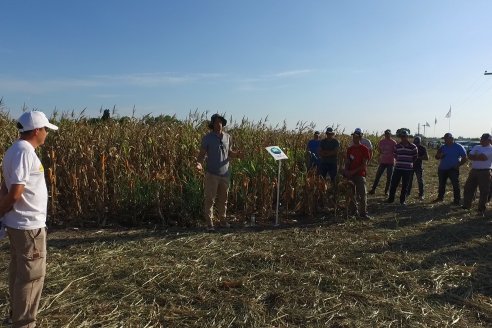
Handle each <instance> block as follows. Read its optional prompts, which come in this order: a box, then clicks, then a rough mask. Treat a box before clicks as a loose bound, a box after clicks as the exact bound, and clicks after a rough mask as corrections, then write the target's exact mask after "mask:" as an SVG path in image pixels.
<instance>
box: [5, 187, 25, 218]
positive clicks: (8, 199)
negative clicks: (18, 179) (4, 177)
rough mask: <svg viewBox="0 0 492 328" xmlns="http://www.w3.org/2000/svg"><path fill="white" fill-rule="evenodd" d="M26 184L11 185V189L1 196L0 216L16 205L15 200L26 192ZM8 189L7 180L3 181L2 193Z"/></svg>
mask: <svg viewBox="0 0 492 328" xmlns="http://www.w3.org/2000/svg"><path fill="white" fill-rule="evenodd" d="M24 187H25V186H24V185H21V184H13V185H11V186H10V190H9V191H8V192H7V193H6V194H5V195H4V196H2V197H1V198H0V217H3V216H4V215H5V213H7V212H8V211H10V210H11V209H12V207H13V206H14V204H15V202H17V201H18V200H19V199H20V198H21V196H22V193H23V192H24ZM4 188H5V190H7V187H6V186H5V182H2V188H1V190H2V193H3V190H4Z"/></svg>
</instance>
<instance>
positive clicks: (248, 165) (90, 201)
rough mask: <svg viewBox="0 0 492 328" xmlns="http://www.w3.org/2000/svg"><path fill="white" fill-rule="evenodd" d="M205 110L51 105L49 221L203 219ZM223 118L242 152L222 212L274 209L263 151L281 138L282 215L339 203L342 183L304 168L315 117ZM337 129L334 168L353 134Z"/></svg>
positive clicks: (273, 178)
mask: <svg viewBox="0 0 492 328" xmlns="http://www.w3.org/2000/svg"><path fill="white" fill-rule="evenodd" d="M0 105H1V104H0ZM47 114H48V113H47ZM208 116H209V115H208V113H199V112H197V111H195V112H190V114H189V115H188V118H186V119H185V120H182V121H180V120H177V119H176V118H174V117H169V116H158V117H150V116H144V117H143V118H139V119H137V118H134V117H131V118H130V117H125V118H122V119H110V120H104V121H103V120H99V119H89V118H87V117H85V116H84V113H83V112H82V113H80V114H78V115H77V114H75V113H73V112H72V113H63V114H59V113H57V112H55V113H53V114H52V117H51V119H50V121H53V123H54V124H56V125H58V126H59V127H60V129H59V130H58V131H56V132H51V133H50V134H49V136H48V138H47V140H46V144H45V145H44V146H42V147H40V148H39V149H38V154H39V156H40V159H41V161H42V162H43V165H44V167H45V173H46V181H47V184H48V192H49V196H50V197H49V204H48V216H49V219H48V220H49V222H50V223H51V224H53V225H60V226H74V225H75V226H94V225H97V226H105V225H108V224H119V225H124V226H139V225H144V224H148V223H152V224H162V225H169V224H178V225H180V226H197V225H200V224H201V217H202V214H201V212H202V200H203V185H202V184H203V175H202V173H200V172H198V171H196V169H195V163H196V156H197V154H198V150H199V145H200V141H201V138H202V137H203V135H204V134H205V133H207V132H208V128H207V123H208ZM229 122H231V123H230V124H229V125H228V126H227V129H226V131H227V132H228V133H230V134H231V136H232V138H233V145H234V148H236V149H238V150H241V151H242V153H243V154H244V157H243V158H242V159H235V160H233V161H232V164H231V168H232V175H231V188H230V192H229V203H228V215H232V216H235V217H236V218H238V219H242V218H247V217H249V216H250V215H252V214H253V213H254V214H255V215H256V216H257V217H258V218H260V220H261V219H263V220H269V219H271V218H272V217H273V216H274V214H275V213H274V212H275V203H276V186H277V163H276V162H275V161H274V160H273V159H272V158H271V157H270V155H269V154H268V153H267V152H266V150H265V149H264V148H265V147H266V146H271V145H278V146H280V147H281V148H282V149H283V150H284V152H285V153H286V154H287V155H288V157H289V159H288V160H286V161H284V162H283V163H282V172H281V174H282V175H281V204H282V206H281V215H283V216H285V215H292V214H302V215H308V216H312V215H315V214H316V212H317V211H319V208H318V205H319V203H320V199H323V198H325V199H331V201H330V202H328V203H329V204H325V205H328V206H333V207H336V206H338V205H339V203H340V204H341V203H342V202H343V194H344V191H343V190H342V189H343V188H342V187H343V185H344V183H343V182H340V184H339V187H340V188H334V187H333V186H331V185H330V182H327V181H325V180H324V179H321V178H320V177H318V176H317V174H316V173H315V172H307V170H306V160H305V159H306V157H305V149H306V144H307V141H308V140H309V139H310V138H311V137H312V134H313V127H314V126H313V124H307V123H303V122H299V123H298V124H297V126H296V128H295V129H294V130H289V129H287V127H286V124H285V123H284V124H283V125H282V126H275V127H272V126H270V125H269V124H267V120H266V119H265V120H261V121H259V122H251V121H248V120H247V119H246V118H243V119H242V120H241V121H239V122H236V121H233V119H232V118H230V119H229ZM0 126H1V129H2V131H3V133H2V134H1V136H0V151H1V152H2V154H1V155H2V157H3V153H4V152H5V150H6V149H7V148H8V147H9V146H10V145H11V144H12V142H13V141H15V139H16V138H17V137H18V135H17V130H16V128H15V118H12V117H10V114H9V113H8V112H6V111H5V109H0ZM342 132H343V131H338V133H339V134H338V135H337V138H338V139H339V140H340V143H341V149H340V154H342V155H340V156H339V167H340V168H342V167H343V160H344V156H343V154H344V153H345V149H346V146H347V144H348V142H350V140H351V139H350V136H349V135H344V134H343V133H342ZM373 143H375V142H374V141H373ZM335 190H336V192H335ZM327 195H331V196H327ZM339 195H342V196H340V197H338V196H339ZM330 197H331V198H330Z"/></svg>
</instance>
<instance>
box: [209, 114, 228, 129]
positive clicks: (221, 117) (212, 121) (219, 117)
mask: <svg viewBox="0 0 492 328" xmlns="http://www.w3.org/2000/svg"><path fill="white" fill-rule="evenodd" d="M216 119H219V120H221V121H222V126H226V125H227V120H226V119H225V118H224V116H222V115H220V114H214V115H212V117H210V123H208V127H209V128H210V129H213V128H214V122H215V120H216Z"/></svg>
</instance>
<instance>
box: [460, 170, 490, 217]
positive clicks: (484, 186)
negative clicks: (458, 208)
mask: <svg viewBox="0 0 492 328" xmlns="http://www.w3.org/2000/svg"><path fill="white" fill-rule="evenodd" d="M490 181H491V171H490V170H477V169H471V170H470V174H469V175H468V179H466V182H465V188H464V195H463V207H466V208H470V207H471V204H472V201H473V198H474V196H475V191H476V189H477V186H478V190H480V199H479V201H478V210H479V211H485V204H486V203H487V199H488V195H489V191H490Z"/></svg>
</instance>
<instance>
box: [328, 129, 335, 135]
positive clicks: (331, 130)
mask: <svg viewBox="0 0 492 328" xmlns="http://www.w3.org/2000/svg"><path fill="white" fill-rule="evenodd" d="M334 133H335V132H333V129H332V128H326V134H334Z"/></svg>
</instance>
